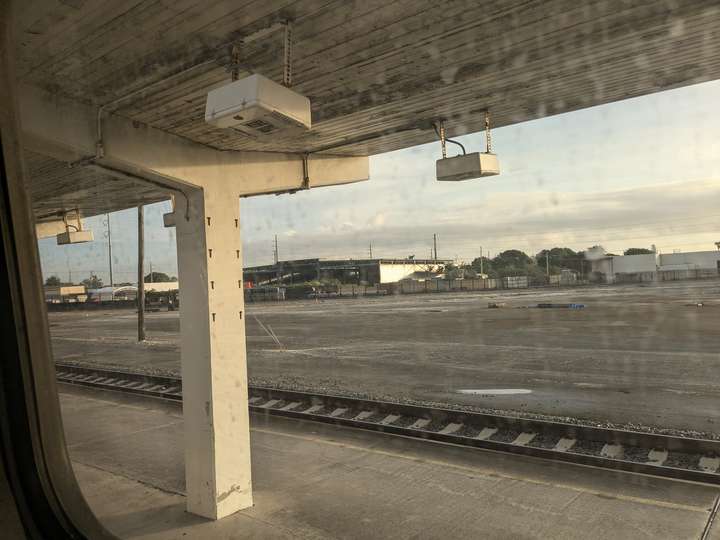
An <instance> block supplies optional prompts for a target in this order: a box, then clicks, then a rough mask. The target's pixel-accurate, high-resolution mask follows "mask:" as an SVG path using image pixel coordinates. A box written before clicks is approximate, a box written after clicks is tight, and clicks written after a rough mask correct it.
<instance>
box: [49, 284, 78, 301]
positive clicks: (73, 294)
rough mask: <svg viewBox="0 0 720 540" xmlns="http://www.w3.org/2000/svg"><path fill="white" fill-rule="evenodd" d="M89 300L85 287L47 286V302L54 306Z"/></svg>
mask: <svg viewBox="0 0 720 540" xmlns="http://www.w3.org/2000/svg"><path fill="white" fill-rule="evenodd" d="M85 300H87V292H86V291H85V285H58V286H49V285H45V301H46V302H50V303H52V304H61V303H65V302H84V301H85Z"/></svg>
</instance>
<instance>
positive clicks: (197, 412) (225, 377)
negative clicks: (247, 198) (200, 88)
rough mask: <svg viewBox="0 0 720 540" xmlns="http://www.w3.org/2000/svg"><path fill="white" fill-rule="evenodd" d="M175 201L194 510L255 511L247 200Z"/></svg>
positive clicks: (223, 194) (213, 194)
mask: <svg viewBox="0 0 720 540" xmlns="http://www.w3.org/2000/svg"><path fill="white" fill-rule="evenodd" d="M186 192H187V193H188V196H189V201H190V210H189V212H188V215H187V218H188V219H186V203H185V199H184V197H182V196H180V197H177V198H176V203H177V204H176V210H175V211H176V214H175V216H176V231H177V248H178V250H177V251H178V272H179V279H180V291H181V292H180V331H181V346H182V352H181V358H182V380H183V416H184V429H185V482H186V491H187V509H188V511H189V512H192V513H193V514H198V515H200V516H204V517H207V518H210V519H219V518H222V517H224V516H227V515H229V514H232V513H233V512H236V511H238V510H241V509H243V508H247V507H249V506H252V483H251V471H250V425H249V413H248V386H247V366H246V354H245V312H244V299H243V275H242V251H241V249H242V247H241V242H240V200H239V197H238V195H237V194H236V193H235V192H234V191H233V189H232V188H231V187H230V186H229V185H227V184H226V185H220V184H216V183H212V184H210V185H208V186H206V187H205V188H204V189H186Z"/></svg>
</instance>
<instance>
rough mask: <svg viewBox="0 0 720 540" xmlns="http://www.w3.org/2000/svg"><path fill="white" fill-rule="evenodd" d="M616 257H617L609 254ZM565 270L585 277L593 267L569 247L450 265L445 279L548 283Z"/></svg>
mask: <svg viewBox="0 0 720 540" xmlns="http://www.w3.org/2000/svg"><path fill="white" fill-rule="evenodd" d="M649 253H653V251H652V250H650V249H645V248H629V249H626V250H625V251H624V252H623V255H643V254H649ZM608 255H609V256H613V255H614V254H613V253H608ZM563 270H571V271H573V272H577V273H578V274H580V275H584V274H585V273H587V272H588V271H589V270H590V263H589V262H588V261H587V260H586V259H585V251H584V250H583V251H574V250H572V249H570V248H567V247H554V248H552V249H543V250H541V251H539V252H538V253H536V254H535V256H530V255H528V254H527V253H525V252H523V251H520V250H518V249H508V250H506V251H503V252H502V253H499V254H498V255H497V256H495V257H493V258H492V259H490V258H488V257H482V256H481V257H476V258H475V259H473V261H472V262H471V263H470V264H464V265H454V264H451V265H448V266H446V267H445V275H446V277H447V278H448V279H458V278H461V277H465V278H475V277H478V276H479V275H481V274H485V275H487V276H488V277H490V278H504V277H512V276H528V278H530V279H531V280H534V281H540V280H542V279H544V277H545V276H546V275H547V273H548V271H549V273H550V274H559V273H560V272H562V271H563Z"/></svg>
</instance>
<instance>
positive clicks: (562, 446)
mask: <svg viewBox="0 0 720 540" xmlns="http://www.w3.org/2000/svg"><path fill="white" fill-rule="evenodd" d="M576 442H577V439H570V438H568V437H563V438H562V439H560V440H559V441H558V442H557V444H556V445H555V448H553V450H557V451H558V452H567V451H568V450H570V449H571V448H572V447H573V446H575V443H576Z"/></svg>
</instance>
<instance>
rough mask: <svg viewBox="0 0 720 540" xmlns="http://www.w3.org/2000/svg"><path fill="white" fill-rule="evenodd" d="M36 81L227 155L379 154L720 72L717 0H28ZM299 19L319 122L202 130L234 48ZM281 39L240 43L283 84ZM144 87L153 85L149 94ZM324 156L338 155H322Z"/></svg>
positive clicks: (27, 34)
mask: <svg viewBox="0 0 720 540" xmlns="http://www.w3.org/2000/svg"><path fill="white" fill-rule="evenodd" d="M19 17H20V18H19V23H18V24H17V25H16V35H17V38H18V63H17V64H18V71H19V74H20V77H21V79H22V80H23V81H25V82H30V83H33V84H36V85H39V86H41V87H43V88H45V89H47V90H50V91H51V92H58V93H62V94H64V95H67V96H71V97H73V98H75V99H77V100H80V101H83V102H86V103H91V104H93V105H96V106H99V105H103V104H108V103H111V102H113V101H114V100H116V99H118V98H124V97H127V96H129V95H132V97H131V98H129V99H125V100H124V101H122V102H121V103H119V104H118V105H117V106H113V107H111V108H110V109H111V110H114V114H121V115H124V116H126V117H128V118H131V119H133V120H136V121H139V122H143V123H147V124H150V125H152V126H154V127H157V128H160V129H163V130H166V131H168V132H171V133H174V134H177V135H180V136H183V137H186V138H189V139H192V140H193V141H196V142H198V143H202V144H206V145H209V146H213V147H216V148H220V149H227V150H240V149H254V150H275V151H302V152H306V151H322V150H323V149H326V151H329V152H332V153H348V154H360V155H367V154H376V153H381V152H386V151H389V150H395V149H399V148H406V147H410V146H414V145H417V144H420V143H426V142H429V141H432V140H434V138H435V135H434V133H433V131H432V130H431V129H428V128H429V122H430V121H431V120H433V119H437V118H445V119H447V120H448V126H449V133H450V134H451V135H458V134H464V133H470V132H476V131H479V130H481V129H483V114H482V113H483V111H484V110H485V109H486V108H489V109H490V111H491V112H492V116H493V121H494V125H496V126H502V125H508V124H512V123H517V122H522V121H526V120H530V119H535V118H540V117H543V116H547V115H551V114H558V113H562V112H566V111H571V110H575V109H580V108H583V107H590V106H593V105H598V104H601V103H607V102H611V101H616V100H620V99H624V98H628V97H633V96H639V95H643V94H648V93H652V92H657V91H660V90H665V89H669V88H675V87H679V86H683V85H688V84H693V83H698V82H703V81H707V80H713V79H717V78H720V5H719V4H718V2H717V0H673V1H660V0H645V1H643V0H631V1H622V0H604V1H596V2H590V1H578V0H499V1H493V2H489V1H478V0H470V1H448V2H437V1H434V0H397V1H389V0H356V1H353V0H335V1H330V0H303V1H289V0H220V1H217V0H215V1H210V0H207V1H199V0H174V1H172V2H170V1H166V0H73V1H70V0H66V1H62V2H61V1H57V2H56V1H49V0H29V1H26V2H24V3H23V4H22V5H21V6H20V13H19ZM288 19H289V20H292V21H293V29H294V32H293V33H294V49H293V58H294V62H293V67H294V85H293V88H294V89H295V90H297V91H298V92H300V93H302V94H305V95H307V96H308V97H309V98H310V99H311V101H312V112H313V129H312V131H311V132H309V133H307V134H306V135H303V136H294V138H282V137H274V138H272V139H270V140H262V141H261V140H255V139H251V138H249V137H247V136H244V135H242V134H240V133H238V132H236V131H233V130H220V129H216V128H213V127H211V126H209V125H207V124H206V123H205V122H204V118H203V113H204V103H205V94H206V92H207V91H208V89H210V88H213V87H215V86H218V85H221V84H224V83H225V82H228V81H229V74H228V72H227V67H228V65H229V62H230V56H229V48H230V46H231V45H232V44H239V43H240V41H241V40H242V39H243V38H244V37H246V36H250V35H253V34H254V33H256V32H258V31H261V30H263V29H265V28H268V27H271V26H272V25H273V24H275V23H277V22H279V21H284V20H288ZM282 37H283V34H282V31H280V30H278V31H274V32H270V33H267V34H266V35H264V36H263V37H260V38H258V39H255V40H254V41H252V42H251V43H247V44H245V45H242V46H241V52H242V62H243V63H244V66H245V68H246V70H247V71H248V72H257V73H261V74H263V75H265V76H268V77H270V78H272V79H274V80H276V81H278V82H279V81H280V80H281V77H282V75H281V73H282V45H283V39H282ZM143 89H144V90H143ZM327 149H329V150H327Z"/></svg>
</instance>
